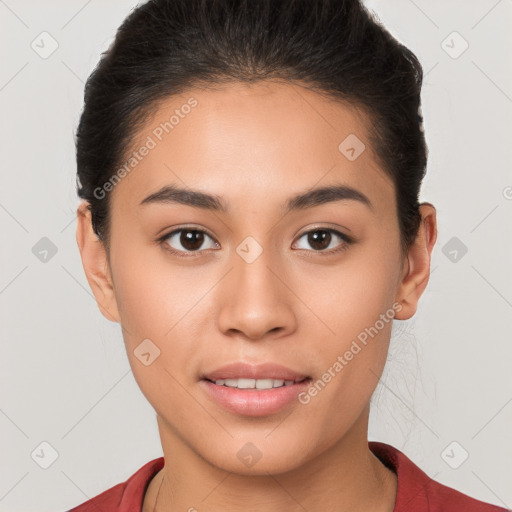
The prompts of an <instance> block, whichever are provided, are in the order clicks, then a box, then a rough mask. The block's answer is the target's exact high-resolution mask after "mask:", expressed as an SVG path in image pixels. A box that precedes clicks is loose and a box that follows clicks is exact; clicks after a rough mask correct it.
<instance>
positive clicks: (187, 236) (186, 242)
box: [158, 228, 219, 257]
mask: <svg viewBox="0 0 512 512" xmlns="http://www.w3.org/2000/svg"><path fill="white" fill-rule="evenodd" d="M205 235H206V236H205ZM207 238H209V239H210V240H213V238H212V237H211V236H210V235H209V234H208V233H206V231H203V230H202V229H194V228H180V229H175V230H174V231H171V232H170V233H167V234H165V235H163V236H162V237H160V238H159V239H158V241H159V242H160V243H162V244H165V246H166V247H165V248H166V249H167V250H168V251H170V252H172V253H173V254H176V255H177V256H183V257H187V256H193V254H187V253H194V252H199V251H200V250H203V249H208V247H206V248H205V247H203V244H204V242H205V240H207ZM172 244H175V246H173V245H172ZM176 246H177V248H176ZM180 246H181V247H180ZM215 247H219V244H218V243H217V242H215V241H214V242H213V248H215ZM210 248H212V247H210Z"/></svg>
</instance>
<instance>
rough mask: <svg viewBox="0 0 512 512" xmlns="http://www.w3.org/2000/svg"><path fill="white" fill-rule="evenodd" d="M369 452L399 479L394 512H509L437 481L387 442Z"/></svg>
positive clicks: (371, 443)
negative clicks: (412, 511)
mask: <svg viewBox="0 0 512 512" xmlns="http://www.w3.org/2000/svg"><path fill="white" fill-rule="evenodd" d="M368 444H369V447H370V450H371V451H372V452H373V454H374V455H375V456H376V457H378V458H379V459H380V460H381V461H382V462H383V464H385V465H386V466H388V467H389V468H390V469H392V470H393V471H394V472H395V473H396V474H397V478H398V490H397V499H396V504H395V509H394V512H410V511H411V510H414V511H415V512H427V511H428V512H506V511H507V509H505V508H501V507H498V506H496V505H492V504H490V503H485V502H483V501H480V500H477V499H475V498H472V497H470V496H468V495H466V494H463V493H462V492H460V491H457V490H456V489H453V488H451V487H448V486H446V485H443V484H441V483H440V482H437V481H436V480H433V479H432V478H430V477H429V476H428V475H427V474H426V473H424V472H423V471H422V470H421V469H420V468H419V467H418V466H416V465H415V464H414V463H413V462H412V461H411V460H410V459H409V458H408V457H407V456H406V455H405V454H403V453H402V452H401V451H399V450H397V449H396V448H394V447H393V446H390V445H388V444H385V443H379V442H375V441H370V442H369V443H368Z"/></svg>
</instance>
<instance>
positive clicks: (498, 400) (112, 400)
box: [0, 0, 512, 512]
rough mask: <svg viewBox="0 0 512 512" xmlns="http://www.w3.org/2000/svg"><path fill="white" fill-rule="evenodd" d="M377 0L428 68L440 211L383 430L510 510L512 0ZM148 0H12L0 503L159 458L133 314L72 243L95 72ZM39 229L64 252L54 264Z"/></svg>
mask: <svg viewBox="0 0 512 512" xmlns="http://www.w3.org/2000/svg"><path fill="white" fill-rule="evenodd" d="M365 3H366V4H367V5H368V6H369V7H370V8H372V9H373V10H375V11H376V13H377V14H378V16H379V18H380V19H381V20H382V22H383V23H384V25H385V26H386V27H387V28H388V29H389V30H390V31H391V32H392V33H393V34H394V35H395V36H396V37H397V38H398V39H399V40H400V41H402V42H403V43H404V44H405V45H406V46H408V47H409V48H411V50H413V51H414V52H415V53H416V55H417V56H418V57H419V59H420V61H421V62H422V65H423V67H424V70H425V81H424V89H423V114H424V117H425V130H426V134H427V142H428V145H429V149H430V153H429V164H428V171H427V177H426V178H425V182H424V185H423V189H422V194H421V199H422V200H424V201H429V202H432V203H433V204H434V205H435V206H436V208H437V212H438V229H439V236H438V241H437V244H436V247H435V249H434V253H433V258H432V274H431V278H430V283H429V285H428V287H427V290H426V292H425V294H424V295H423V297H422V298H421V300H420V306H419V311H418V312H417V314H416V315H415V317H413V318H412V319H411V320H408V321H406V322H403V321H396V322H395V325H394V331H393V338H392V347H391V351H390V356H389V361H388V365H387V367H386V370H385V373H384V376H383V378H382V379H381V382H380V384H379V387H378V390H377V392H376V393H375V395H374V397H373V411H372V417H371V424H370V439H375V440H381V441H384V442H388V443H391V444H393V445H394V446H396V447H397V448H399V449H401V450H402V451H404V452H405V453H406V454H407V455H408V456H409V457H410V458H411V459H412V460H413V461H414V462H415V463H416V464H418V465H419V466H420V467H421V468H422V469H423V470H424V471H425V472H426V473H427V474H428V475H429V476H431V477H433V478H435V479H436V480H438V481H440V482H442V483H444V484H447V485H449V486H451V487H455V488H457V489H459V490H460V491H462V492H465V493H467V494H470V495H471V496H474V497H476V498H479V499H481V500H484V501H489V502H492V503H495V504H498V505H501V506H508V507H512V486H511V485H510V482H511V481H512V436H511V435H510V431H511V428H510V427H511V423H512V422H511V420H512V386H511V381H510V373H511V372H510V363H511V361H512V357H511V356H512V344H511V343H510V341H511V339H512V336H511V331H512V322H511V321H510V320H511V308H512V286H511V284H512V283H511V282H512V271H511V265H510V262H511V261H512V242H511V236H510V234H511V224H512V215H511V210H512V175H511V173H510V163H511V160H512V158H511V152H512V150H511V145H510V135H511V133H510V122H511V120H512V73H511V66H510V57H511V56H510V48H512V44H511V43H512V35H511V33H512V30H511V27H512V24H511V23H512V2H511V0H499V1H496V0H480V1H467V0H465V1H462V0H459V1H453V0H452V1H446V0H442V1H441V0H436V1H432V0H430V1H427V0H422V1H420V0H415V1H412V0H392V1H390V0H386V1H384V0H380V1H378V0H371V1H366V2H365ZM135 5H136V2H132V1H127V0H125V1H121V0H116V1H114V0H110V1H103V2H100V1H99V0H95V1H94V0H89V1H84V0H73V1H67V2H64V1H63V0H61V1H55V0H54V1H46V2H44V3H43V2H36V1H28V0H18V1H16V0H5V1H4V0H0V52H1V55H0V62H1V67H0V113H1V114H0V116H1V117H0V119H1V124H0V130H1V131H0V144H1V151H0V169H1V186H0V223H1V224H0V225H1V237H2V238H1V239H2V246H1V247H2V250H1V252H0V258H1V260H0V264H1V267H0V269H1V270H0V314H1V317H0V328H1V358H0V393H1V394H0V432H1V435H0V454H1V459H0V510H1V511H2V512H3V511H12V512H17V511H20V512H21V511H23V512H31V511H38V512H50V511H55V512H58V511H64V510H67V509H68V508H71V507H72V506H75V505H78V504H79V503H82V502H83V501H85V500H87V499H89V498H91V497H93V496H95V495H97V494H99V493H100V492H102V491H104V490H106V489H107V488H109V487H111V486H113V485H115V484H117V483H119V482H121V481H124V480H126V479H127V478H128V477H129V476H130V475H131V474H133V473H134V472H135V471H136V470H137V469H138V468H139V467H141V466H142V465H143V464H145V463H146V462H148V461H149V460H151V459H153V458H156V457H159V456H161V455H162V451H161V447H160V442H159V436H158V431H157V428H156V421H155V415H154V411H153V409H152V408H151V406H150V405H149V404H148V403H147V401H146V399H145V398H144V396H143V395H142V393H141V392H140V390H139V388H138V386H137V384H136V382H135V380H134V378H133V375H132V373H131V370H130V367H129V364H128V359H127V356H126V353H125V349H124V344H123V341H122V337H121V331H120V327H119V325H118V324H115V323H111V322H109V321H107V320H106V319H104V318H103V316H102V315H101V314H100V312H99V310H98V308H97V306H96V303H95V300H94V298H93V295H92V293H91V291H90V289H89V286H88V284H87V281H86V279H85V275H84V272H83V269H82V265H81V261H80V257H79V252H78V248H77V246H76V241H75V229H76V221H75V211H76V206H77V205H78V199H77V197H76V195H75V169H76V167H75V161H74V145H73V133H74V130H75V128H76V124H77V122H78V117H79V114H80V110H81V108H82V98H83V87H84V81H85V79H86V78H87V76H88V74H89V73H90V72H91V71H92V69H93V67H94V65H95V64H96V62H97V61H98V59H99V56H100V53H101V52H102V51H104V50H106V49H107V47H108V44H109V43H110V42H111V41H112V39H113V37H114V33H115V30H116V28H117V27H118V25H119V24H120V23H121V21H122V20H123V19H124V17H125V16H126V15H127V14H128V13H129V11H130V10H131V9H132V8H133V7H134V6H135ZM44 31H46V32H48V33H49V34H50V36H48V35H43V36H41V35H40V34H41V32H44ZM454 31H455V32H457V33H458V35H457V34H453V32H454ZM53 40H55V41H56V44H58V47H57V49H56V50H55V51H54V52H53V53H52V54H51V55H49V56H45V57H46V58H43V57H42V56H41V52H43V51H49V50H51V48H52V46H51V45H52V44H55V43H53V42H52V41H53ZM33 41H34V43H33ZM465 42H467V44H468V45H469V46H468V48H467V49H466V50H465V51H464V52H462V50H463V49H464V48H465V46H466V43H465ZM31 45H33V46H34V47H35V48H36V49H37V51H36V50H35V49H33V47H32V46H31ZM43 237H47V238H48V239H49V240H50V241H51V243H52V244H53V245H54V246H55V249H56V251H57V252H56V253H55V254H52V252H51V251H50V252H49V253H48V254H47V256H46V261H41V259H40V258H41V257H42V256H41V253H40V252H38V251H40V250H41V247H42V246H48V241H47V240H43V241H40V240H41V239H42V238H43ZM45 244H46V245H45ZM34 247H35V249H33V248H34ZM464 247H465V248H467V252H466V253H464V250H465V249H464ZM454 251H455V252H454ZM41 443H48V444H49V445H48V444H43V445H42V444H41ZM453 443H455V444H453ZM466 453H467V454H468V455H469V456H468V458H467V460H465V461H464V462H462V463H461V461H463V459H464V457H465V456H466ZM37 454H39V456H37ZM41 454H44V456H43V455H41ZM52 454H55V456H56V457H57V458H56V460H55V461H53V462H52V460H53V459H52ZM50 463H51V464H50ZM41 465H43V466H44V465H49V467H48V468H47V469H44V468H43V467H41ZM455 466H458V467H456V468H455Z"/></svg>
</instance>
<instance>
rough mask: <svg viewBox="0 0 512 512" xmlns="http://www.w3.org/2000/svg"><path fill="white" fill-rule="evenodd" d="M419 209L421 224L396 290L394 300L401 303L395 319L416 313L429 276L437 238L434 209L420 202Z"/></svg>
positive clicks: (407, 317)
mask: <svg viewBox="0 0 512 512" xmlns="http://www.w3.org/2000/svg"><path fill="white" fill-rule="evenodd" d="M419 210H420V214H421V224H420V227H419V229H418V234H417V236H416V240H415V241H414V243H413V244H412V245H411V247H410V248H409V251H408V254H407V261H406V262H405V264H404V271H403V273H402V277H401V282H400V284H399V288H398V290H397V295H396V300H397V301H398V302H400V303H401V304H402V309H401V310H400V311H397V313H396V315H395V318H396V319H397V320H407V319H409V318H411V317H412V316H413V315H414V314H415V313H416V309H417V307H418V301H419V299H420V297H421V295H422V293H423V291H424V290H425V288H426V287H427V284H428V280H429V276H430V258H431V255H432V249H433V248H434V244H435V243H436V239H437V221H436V209H435V208H434V206H433V205H431V204H430V203H421V204H420V207H419Z"/></svg>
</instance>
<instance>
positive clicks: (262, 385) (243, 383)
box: [215, 379, 293, 389]
mask: <svg viewBox="0 0 512 512" xmlns="http://www.w3.org/2000/svg"><path fill="white" fill-rule="evenodd" d="M215 384H217V386H227V387H229V388H238V389H272V388H280V387H282V386H291V385H292V384H293V380H279V379H219V380H216V381H215Z"/></svg>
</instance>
